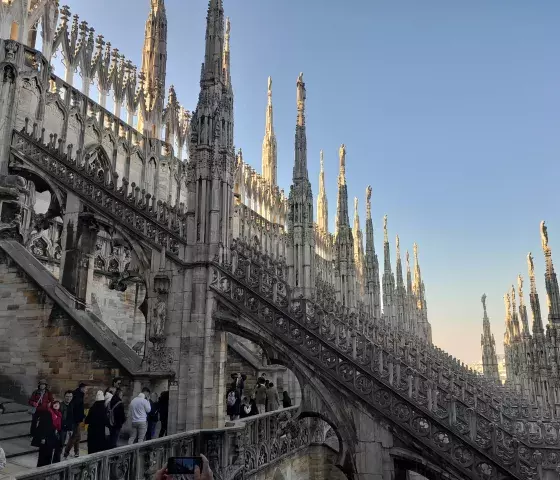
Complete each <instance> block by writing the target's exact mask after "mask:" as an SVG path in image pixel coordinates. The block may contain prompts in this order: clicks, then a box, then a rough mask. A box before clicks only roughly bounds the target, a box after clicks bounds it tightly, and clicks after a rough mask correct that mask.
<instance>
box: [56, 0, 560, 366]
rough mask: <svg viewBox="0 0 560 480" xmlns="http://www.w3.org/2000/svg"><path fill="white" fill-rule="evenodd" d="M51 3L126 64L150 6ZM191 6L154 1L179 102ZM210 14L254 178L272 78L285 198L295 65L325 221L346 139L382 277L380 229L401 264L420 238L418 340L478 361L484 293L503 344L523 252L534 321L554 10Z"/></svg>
mask: <svg viewBox="0 0 560 480" xmlns="http://www.w3.org/2000/svg"><path fill="white" fill-rule="evenodd" d="M65 3H67V4H68V5H69V6H70V8H71V10H72V13H73V14H79V15H80V20H86V21H87V22H88V23H89V25H90V26H92V27H94V28H95V29H96V33H97V34H102V35H103V36H104V37H105V39H106V40H108V41H110V42H111V44H112V46H113V47H116V48H118V49H119V50H120V52H121V53H122V54H124V55H125V56H126V57H127V58H129V59H131V60H132V61H133V62H134V63H135V64H136V65H139V64H140V58H141V52H142V45H143V38H144V23H145V20H146V17H147V14H148V9H149V3H150V2H149V1H148V0H111V1H109V0H97V1H96V2H88V1H84V0H67V2H65ZM343 3H344V5H347V6H343ZM207 5H208V3H207V1H206V0H166V8H167V15H168V68H167V87H168V86H169V85H171V84H173V85H174V86H175V89H176V91H177V95H178V97H179V100H180V102H181V103H182V104H183V105H184V106H185V107H186V108H187V109H189V110H192V109H194V108H195V106H196V101H197V97H198V92H199V86H198V82H199V75H200V65H201V62H202V61H203V55H204V31H205V27H206V9H207ZM224 8H225V12H226V15H228V16H229V17H230V19H231V65H232V82H233V87H234V92H235V145H236V147H237V148H242V149H243V157H244V159H245V161H246V162H248V163H249V164H251V165H252V166H253V167H255V168H256V169H257V170H258V171H261V148H262V139H263V134H264V120H265V108H266V101H267V94H266V89H267V77H268V76H269V75H270V76H272V79H273V101H274V121H275V125H274V127H275V131H276V136H277V139H278V183H279V185H280V186H281V187H283V188H284V189H285V190H286V192H288V190H289V185H290V183H291V175H292V166H293V161H294V146H293V145H294V131H295V120H296V103H295V102H296V79H297V76H298V73H299V72H300V71H301V72H304V80H305V82H306V88H307V139H308V165H309V174H310V177H311V181H312V186H313V192H314V195H315V198H316V195H317V192H318V174H319V151H320V150H321V149H322V150H324V154H325V169H326V182H327V193H328V198H329V214H330V215H329V221H330V224H331V225H333V223H334V216H335V211H336V195H337V189H336V185H337V180H336V178H337V174H338V149H339V146H340V144H342V143H344V144H345V145H346V149H347V159H346V161H347V167H346V172H347V182H348V194H349V204H350V205H352V204H353V201H352V199H353V197H355V196H357V197H358V198H359V200H360V217H361V220H362V226H363V222H364V221H365V210H364V201H365V200H364V198H365V188H366V186H367V185H368V184H371V185H372V187H373V196H372V211H373V217H374V227H375V235H376V251H377V254H378V256H379V261H380V263H381V268H382V262H383V248H382V241H383V232H382V225H383V222H382V219H383V215H385V214H387V215H388V218H389V222H388V225H389V235H390V239H391V249H392V250H391V253H392V256H393V258H392V267H393V269H394V268H395V259H394V253H395V242H394V238H395V235H396V234H398V235H399V236H400V240H401V249H402V251H403V257H404V251H405V250H406V249H409V250H410V253H411V254H412V244H413V243H414V242H417V243H418V245H419V256H420V265H421V268H422V276H423V279H424V281H425V284H426V293H427V301H428V315H429V319H430V321H431V323H432V329H433V339H434V343H435V344H436V345H438V346H440V347H442V348H444V349H445V350H447V351H448V352H449V353H451V354H453V355H455V356H457V357H459V358H460V359H461V360H463V361H465V362H468V363H470V362H476V361H480V335H481V332H482V305H481V303H480V297H481V295H482V294H483V293H486V294H487V296H488V299H487V305H488V313H489V316H490V317H491V323H492V331H493V333H494V335H495V338H496V344H497V350H498V352H502V351H503V345H502V342H503V332H504V302H503V295H504V293H505V292H506V291H507V290H508V288H511V285H512V284H513V283H515V285H516V286H517V281H516V279H517V275H518V274H519V273H521V274H522V275H523V276H524V278H525V301H526V304H527V305H528V304H529V298H528V294H529V280H528V278H527V263H526V255H527V253H528V252H529V251H532V252H533V255H534V257H535V269H536V274H537V285H538V288H539V294H540V300H541V309H542V311H543V321H544V322H546V314H547V308H546V295H545V290H544V258H543V255H542V250H541V246H540V233H539V223H540V221H541V220H543V219H544V220H546V221H547V225H548V227H549V238H550V246H551V248H552V253H553V258H558V259H560V215H559V212H558V200H557V198H558V190H557V188H555V187H554V185H555V182H554V181H556V182H557V181H558V180H560V162H558V155H559V147H560V137H559V135H558V131H559V130H560V63H559V62H558V53H559V49H558V45H560V42H559V40H560V38H559V36H560V30H558V27H557V25H558V23H559V21H560V3H559V2H553V1H552V0H538V1H536V2H526V1H523V0H494V1H493V2H484V1H482V0H475V1H472V2H462V3H459V2H447V1H444V0H426V1H424V2H415V1H413V0H402V1H399V2H394V1H388V0H383V1H382V0H379V1H371V0H354V1H353V2H334V1H333V2H328V1H327V2H326V1H324V0H322V1H319V0H306V1H305V2H301V0H300V1H296V0H283V1H281V2H280V1H278V2H272V1H268V2H263V1H262V0H243V1H242V2H241V1H233V0H224ZM57 73H59V74H60V73H61V72H59V71H58V70H57ZM547 179H550V180H551V181H553V183H552V184H551V185H550V186H549V185H548V184H547V183H546V182H545V181H544V180H547ZM555 199H556V200H555ZM350 216H351V222H352V216H353V215H352V211H351V212H350ZM403 260H404V258H403ZM558 261H560V260H558Z"/></svg>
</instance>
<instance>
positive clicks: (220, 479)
mask: <svg viewBox="0 0 560 480" xmlns="http://www.w3.org/2000/svg"><path fill="white" fill-rule="evenodd" d="M297 411H298V407H292V408H288V409H284V410H278V411H275V412H270V413H265V414H262V415H256V416H254V417H248V418H247V419H245V420H244V421H242V422H239V423H238V424H237V425H236V426H234V427H229V428H223V429H215V430H198V431H192V432H185V433H178V434H176V435H170V436H168V437H163V438H159V439H157V440H150V441H148V442H144V443H140V444H135V445H128V446H125V447H119V448H115V449H112V450H107V451H104V452H100V453H95V454H92V455H87V456H84V457H80V458H79V459H72V460H69V461H65V462H63V463H57V464H53V465H49V466H47V467H41V468H38V469H34V470H32V471H30V472H29V473H20V474H18V475H16V477H15V478H16V479H17V480H44V479H46V478H48V479H49V480H68V479H88V480H140V479H144V480H153V479H154V478H155V473H156V472H157V471H158V470H159V469H161V468H163V467H164V466H165V465H166V464H167V459H168V458H169V457H173V456H195V455H199V454H201V453H202V454H204V455H206V457H207V458H208V461H209V463H210V467H211V469H212V471H213V472H214V478H215V479H217V480H237V479H241V478H247V475H250V474H253V473H256V472H258V471H259V470H261V469H263V468H266V467H268V466H269V465H271V464H272V463H274V462H277V461H279V460H281V459H283V458H285V457H289V456H290V455H293V454H294V453H295V452H297V451H298V450H299V449H301V448H305V447H307V446H308V445H309V442H310V440H309V427H308V425H307V423H308V422H307V420H301V421H298V420H296V419H295V416H296V415H297Z"/></svg>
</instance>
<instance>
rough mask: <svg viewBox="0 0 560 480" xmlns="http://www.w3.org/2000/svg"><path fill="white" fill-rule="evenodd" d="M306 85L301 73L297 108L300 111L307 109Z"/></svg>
mask: <svg viewBox="0 0 560 480" xmlns="http://www.w3.org/2000/svg"><path fill="white" fill-rule="evenodd" d="M305 97H306V95H305V83H304V82H303V73H300V74H299V76H298V79H297V106H298V110H302V111H303V110H304V109H305Z"/></svg>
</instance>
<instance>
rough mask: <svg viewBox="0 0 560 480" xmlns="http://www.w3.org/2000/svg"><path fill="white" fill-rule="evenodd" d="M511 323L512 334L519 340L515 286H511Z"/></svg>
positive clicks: (519, 331)
mask: <svg viewBox="0 0 560 480" xmlns="http://www.w3.org/2000/svg"><path fill="white" fill-rule="evenodd" d="M510 299H511V325H512V329H513V336H514V338H515V339H516V340H519V337H520V336H521V329H520V327H519V315H518V314H517V302H516V298H515V286H514V285H512V286H511V295H510Z"/></svg>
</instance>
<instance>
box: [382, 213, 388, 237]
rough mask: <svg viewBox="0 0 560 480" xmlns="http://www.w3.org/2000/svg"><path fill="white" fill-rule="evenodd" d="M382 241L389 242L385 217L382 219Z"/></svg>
mask: <svg viewBox="0 0 560 480" xmlns="http://www.w3.org/2000/svg"><path fill="white" fill-rule="evenodd" d="M383 239H384V241H385V243H388V242H389V233H388V231H387V215H385V216H384V217H383Z"/></svg>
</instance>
